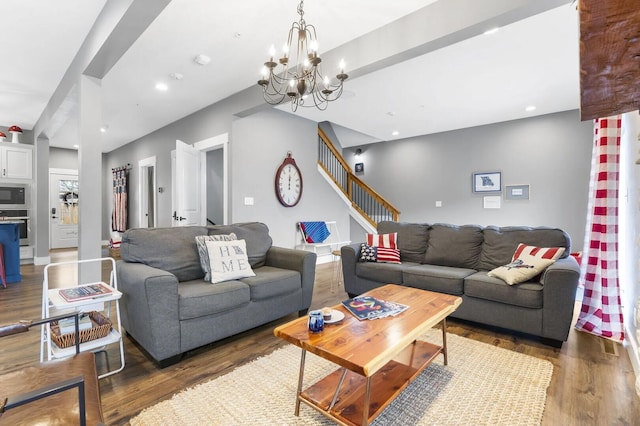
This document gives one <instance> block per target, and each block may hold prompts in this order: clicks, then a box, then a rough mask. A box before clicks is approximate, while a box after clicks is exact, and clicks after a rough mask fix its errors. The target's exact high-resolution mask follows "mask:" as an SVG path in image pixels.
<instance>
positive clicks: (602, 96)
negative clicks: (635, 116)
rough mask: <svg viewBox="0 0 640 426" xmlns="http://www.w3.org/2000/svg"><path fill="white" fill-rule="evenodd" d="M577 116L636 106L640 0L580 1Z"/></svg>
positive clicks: (638, 95)
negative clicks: (579, 94)
mask: <svg viewBox="0 0 640 426" xmlns="http://www.w3.org/2000/svg"><path fill="white" fill-rule="evenodd" d="M579 12H580V13H579V14H580V93H581V96H580V98H581V99H580V115H581V119H582V120H583V121H584V120H592V119H594V118H600V117H609V116H612V115H616V114H621V113H625V112H629V111H635V110H638V109H640V2H639V1H638V0H607V1H603V0H580V4H579Z"/></svg>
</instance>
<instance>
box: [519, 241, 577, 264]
mask: <svg viewBox="0 0 640 426" xmlns="http://www.w3.org/2000/svg"><path fill="white" fill-rule="evenodd" d="M563 253H564V247H536V246H528V245H526V244H523V243H520V244H518V248H517V249H516V251H515V253H513V257H512V258H511V261H512V262H513V261H514V260H516V259H521V258H522V257H524V256H533V257H537V258H538V259H550V260H557V259H559V258H560V256H562V254H563Z"/></svg>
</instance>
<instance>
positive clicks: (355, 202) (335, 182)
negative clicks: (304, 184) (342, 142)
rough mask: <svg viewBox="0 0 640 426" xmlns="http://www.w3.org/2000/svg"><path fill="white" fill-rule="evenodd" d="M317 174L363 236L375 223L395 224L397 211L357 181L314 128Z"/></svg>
mask: <svg viewBox="0 0 640 426" xmlns="http://www.w3.org/2000/svg"><path fill="white" fill-rule="evenodd" d="M318 170H319V171H320V173H321V174H322V175H323V176H324V178H325V179H326V180H327V181H328V182H329V184H331V186H333V188H334V189H335V190H336V191H337V192H338V194H340V196H341V197H342V199H343V200H344V201H345V203H346V204H347V205H348V206H349V207H350V209H349V212H350V214H351V217H353V218H354V219H355V220H356V221H357V222H358V223H359V224H360V225H361V226H362V227H363V228H364V229H366V230H367V232H372V233H375V232H376V228H377V225H378V222H381V221H383V220H393V221H398V219H399V218H400V211H399V210H398V209H397V208H395V207H394V206H393V205H392V204H391V203H390V202H388V201H387V200H385V199H384V198H383V197H382V196H381V195H380V194H378V193H377V192H376V191H374V190H373V189H372V188H371V187H370V186H369V185H367V184H366V183H365V182H363V181H362V180H361V179H360V178H358V177H357V176H356V175H355V174H354V173H353V171H352V170H351V167H349V165H348V164H347V162H346V161H345V160H344V158H343V157H342V155H341V154H340V153H339V152H338V150H337V149H336V148H335V147H334V146H333V144H332V143H331V141H330V140H329V138H328V137H327V135H326V134H325V133H324V131H323V130H322V129H321V128H320V127H318Z"/></svg>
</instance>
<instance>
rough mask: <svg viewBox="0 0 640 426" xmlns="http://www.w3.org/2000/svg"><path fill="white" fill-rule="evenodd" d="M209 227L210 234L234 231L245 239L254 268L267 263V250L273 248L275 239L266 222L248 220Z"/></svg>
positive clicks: (250, 262) (239, 237) (250, 261)
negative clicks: (272, 237) (270, 233)
mask: <svg viewBox="0 0 640 426" xmlns="http://www.w3.org/2000/svg"><path fill="white" fill-rule="evenodd" d="M208 229H209V235H214V234H229V233H231V232H233V233H234V234H236V236H237V237H238V239H239V240H245V241H246V243H247V256H248V257H249V264H250V265H251V267H252V268H259V267H261V266H264V264H265V263H266V261H267V252H268V251H269V249H270V248H271V244H272V242H273V240H272V239H271V236H270V235H269V228H268V227H267V225H265V224H264V223H260V222H246V223H236V224H233V225H213V226H210V227H209V228H208Z"/></svg>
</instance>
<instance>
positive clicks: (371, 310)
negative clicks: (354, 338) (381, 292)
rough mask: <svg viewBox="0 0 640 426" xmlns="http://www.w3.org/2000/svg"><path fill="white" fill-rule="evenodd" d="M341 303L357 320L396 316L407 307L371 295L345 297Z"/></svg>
mask: <svg viewBox="0 0 640 426" xmlns="http://www.w3.org/2000/svg"><path fill="white" fill-rule="evenodd" d="M342 305H343V306H344V307H345V308H347V310H348V311H349V312H351V313H352V314H353V316H355V317H356V318H358V319H359V320H364V319H371V320H372V319H378V318H386V317H389V316H396V315H398V314H400V313H402V312H404V311H405V310H406V309H407V308H408V307H409V306H407V305H403V304H401V303H395V302H387V301H385V300H380V299H376V298H375V297H371V296H357V297H354V298H353V299H347V300H345V301H343V302H342Z"/></svg>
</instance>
